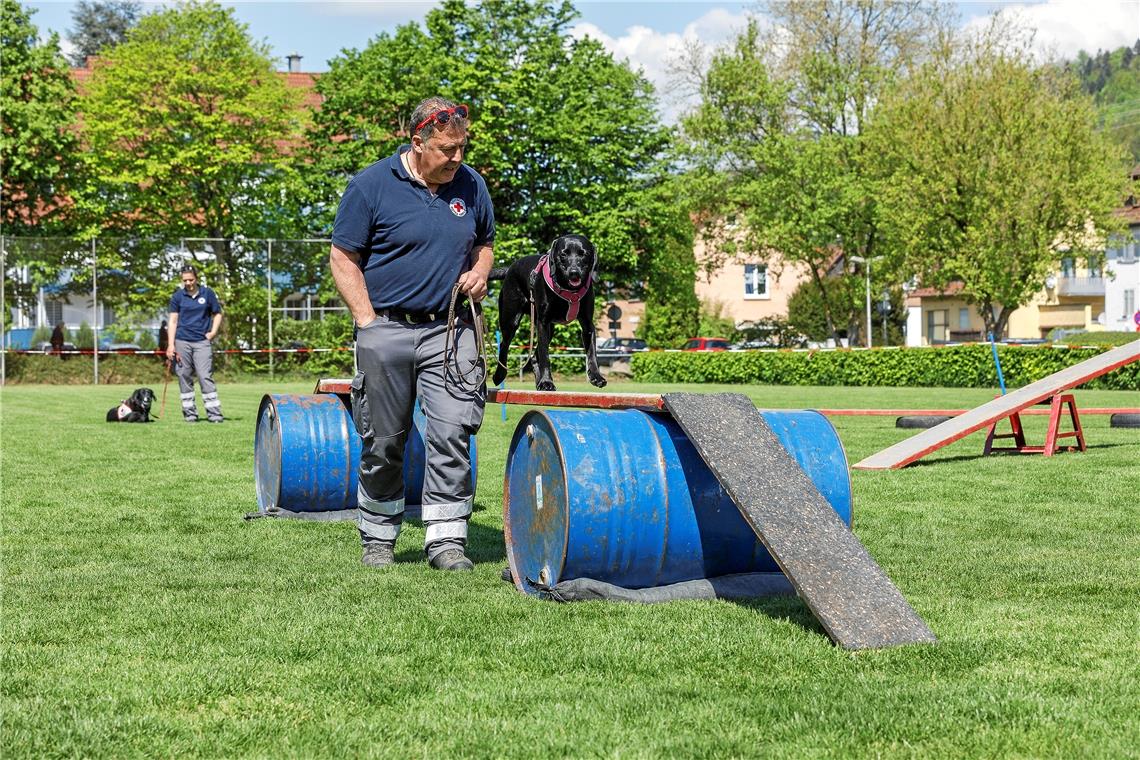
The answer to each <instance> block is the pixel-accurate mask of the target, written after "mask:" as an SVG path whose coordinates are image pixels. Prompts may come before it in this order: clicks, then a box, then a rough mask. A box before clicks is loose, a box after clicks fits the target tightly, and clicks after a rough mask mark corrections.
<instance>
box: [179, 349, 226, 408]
mask: <svg viewBox="0 0 1140 760" xmlns="http://www.w3.org/2000/svg"><path fill="white" fill-rule="evenodd" d="M174 351H175V353H176V354H177V355H178V362H177V363H176V364H175V371H177V373H178V389H179V390H180V391H181V392H182V416H183V417H185V418H186V421H187V422H197V421H198V405H197V404H195V403H194V376H195V375H197V376H198V383H199V385H201V386H202V404H203V405H204V406H205V407H206V416H207V417H209V418H210V419H211V420H221V419H222V404H221V402H220V401H218V386H216V385H214V351H213V349H212V348H211V347H210V341H208V340H195V341H189V340H176V341H174Z"/></svg>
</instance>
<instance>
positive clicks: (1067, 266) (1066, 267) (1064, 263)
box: [1061, 256, 1077, 277]
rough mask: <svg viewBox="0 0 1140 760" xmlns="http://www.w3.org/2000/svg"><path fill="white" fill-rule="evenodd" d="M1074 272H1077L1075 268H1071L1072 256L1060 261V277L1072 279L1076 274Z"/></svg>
mask: <svg viewBox="0 0 1140 760" xmlns="http://www.w3.org/2000/svg"><path fill="white" fill-rule="evenodd" d="M1076 271H1077V270H1076V268H1075V267H1074V266H1073V257H1072V256H1066V257H1065V258H1063V259H1061V276H1062V277H1072V276H1073V275H1075V274H1076Z"/></svg>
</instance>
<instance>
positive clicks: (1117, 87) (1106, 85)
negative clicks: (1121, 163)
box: [1068, 39, 1140, 164]
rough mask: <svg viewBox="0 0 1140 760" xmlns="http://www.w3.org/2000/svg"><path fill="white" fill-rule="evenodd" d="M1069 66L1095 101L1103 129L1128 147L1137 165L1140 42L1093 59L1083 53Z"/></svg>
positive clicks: (1101, 52)
mask: <svg viewBox="0 0 1140 760" xmlns="http://www.w3.org/2000/svg"><path fill="white" fill-rule="evenodd" d="M1068 65H1069V68H1070V70H1072V71H1073V73H1075V74H1076V75H1077V77H1078V78H1079V79H1080V81H1081V86H1082V87H1083V88H1084V90H1085V92H1087V93H1089V94H1090V95H1092V96H1093V98H1094V99H1095V101H1096V104H1097V107H1098V108H1099V109H1100V122H1101V125H1102V126H1103V128H1104V129H1106V130H1109V131H1110V132H1111V134H1112V135H1113V136H1114V137H1116V138H1117V139H1119V140H1120V142H1121V143H1122V144H1123V145H1125V146H1127V148H1128V150H1130V151H1131V152H1132V163H1133V164H1135V163H1137V162H1140V39H1138V40H1136V44H1135V45H1133V46H1132V47H1120V48H1117V49H1116V50H1112V51H1104V50H1098V51H1096V55H1093V56H1090V55H1089V54H1088V53H1086V52H1085V51H1083V50H1082V51H1081V52H1080V53H1078V54H1077V59H1076V60H1075V61H1070V62H1069V64H1068Z"/></svg>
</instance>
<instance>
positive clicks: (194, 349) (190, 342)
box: [166, 264, 223, 422]
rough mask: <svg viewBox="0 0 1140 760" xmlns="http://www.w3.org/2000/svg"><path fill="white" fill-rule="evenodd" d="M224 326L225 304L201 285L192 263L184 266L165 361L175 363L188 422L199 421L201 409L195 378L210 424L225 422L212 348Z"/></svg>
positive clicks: (174, 298)
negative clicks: (196, 392) (219, 330)
mask: <svg viewBox="0 0 1140 760" xmlns="http://www.w3.org/2000/svg"><path fill="white" fill-rule="evenodd" d="M221 325H222V304H221V302H219V301H218V297H217V296H216V295H215V294H214V291H213V290H210V289H209V288H207V287H206V286H205V285H199V284H198V270H196V269H195V268H194V267H192V266H190V265H189V264H187V265H186V266H184V267H182V287H181V288H179V289H178V290H176V291H174V295H173V296H171V298H170V322H169V325H168V327H167V330H168V332H169V334H170V335H173V336H174V340H172V341H170V344H169V345H168V346H167V348H166V358H167V359H168V360H169V361H175V371H176V372H177V373H178V387H179V389H180V390H181V391H182V416H183V417H184V418H185V419H186V421H187V422H197V421H198V406H197V404H196V403H195V402H194V376H195V375H197V376H198V384H199V385H201V386H202V404H203V405H204V406H205V407H206V419H208V420H209V421H210V422H221V421H222V419H223V417H222V404H221V402H219V401H218V386H217V385H215V384H214V377H213V372H214V352H213V348H212V347H211V345H210V342H211V341H213V340H214V338H215V337H216V336H217V334H218V328H219V327H221ZM175 357H177V360H176V359H175Z"/></svg>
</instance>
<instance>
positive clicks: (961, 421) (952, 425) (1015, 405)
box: [853, 340, 1140, 470]
mask: <svg viewBox="0 0 1140 760" xmlns="http://www.w3.org/2000/svg"><path fill="white" fill-rule="evenodd" d="M1137 359H1140V340H1135V341H1132V342H1131V343H1126V344H1125V345H1123V346H1118V347H1116V348H1114V349H1112V350H1111V351H1105V352H1104V353H1103V354H1100V355H1098V356H1094V357H1092V358H1091V359H1086V360H1085V361H1083V362H1080V363H1079V364H1074V365H1073V366H1071V367H1066V368H1065V369H1063V370H1061V371H1060V372H1055V373H1053V374H1052V375H1049V376H1048V377H1045V378H1042V379H1040V380H1038V381H1037V382H1035V383H1030V384H1029V385H1027V386H1025V387H1024V388H1018V389H1017V390H1015V391H1013V392H1012V393H1008V394H1006V395H1005V396H1000V397H998V398H996V399H994V400H993V401H989V402H987V403H985V404H982V405H981V406H979V407H975V408H974V409H971V410H969V411H968V412H966V413H965V414H962V415H960V416H958V417H955V418H954V419H951V420H946V421H945V422H943V423H942V424H940V425H935V426H934V427H932V428H930V429H928V430H924V431H922V432H921V433H919V434H918V435H915V436H912V437H910V438H907V439H906V440H905V441H900V442H899V443H896V444H895V445H894V446H890V447H888V448H885V449H883V450H882V451H879V452H877V453H875V454H872V455H871V456H869V457H867V458H866V459H864V460H862V461H860V462H857V463H856V464H855V465H853V467H854V469H856V470H894V469H897V468H899V467H905V466H907V465H908V464H910V463H911V462H915V461H917V460H919V459H921V458H922V457H924V456H926V455H927V454H929V453H931V452H932V451H937V450H938V449H940V448H942V447H943V446H946V445H947V444H950V443H953V442H954V441H957V440H958V439H960V438H965V437H966V436H968V435H969V434H970V433H973V432H975V431H977V430H981V429H982V428H984V427H988V426H989V425H992V424H993V423H995V422H997V421H998V420H1000V419H1003V418H1005V417H1008V416H1009V415H1011V414H1013V413H1014V412H1020V411H1021V410H1022V409H1025V408H1027V407H1030V406H1033V405H1034V404H1036V403H1038V402H1039V401H1043V400H1045V399H1047V398H1049V397H1050V396H1052V395H1053V394H1055V393H1060V392H1061V391H1064V390H1068V389H1070V388H1076V387H1077V386H1078V385H1081V384H1082V383H1087V382H1088V381H1089V380H1092V379H1093V378H1094V377H1100V376H1101V375H1103V374H1105V373H1106V372H1111V371H1112V370H1114V369H1117V368H1119V367H1123V366H1124V365H1125V364H1130V363H1132V362H1134V361H1136V360H1137Z"/></svg>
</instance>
